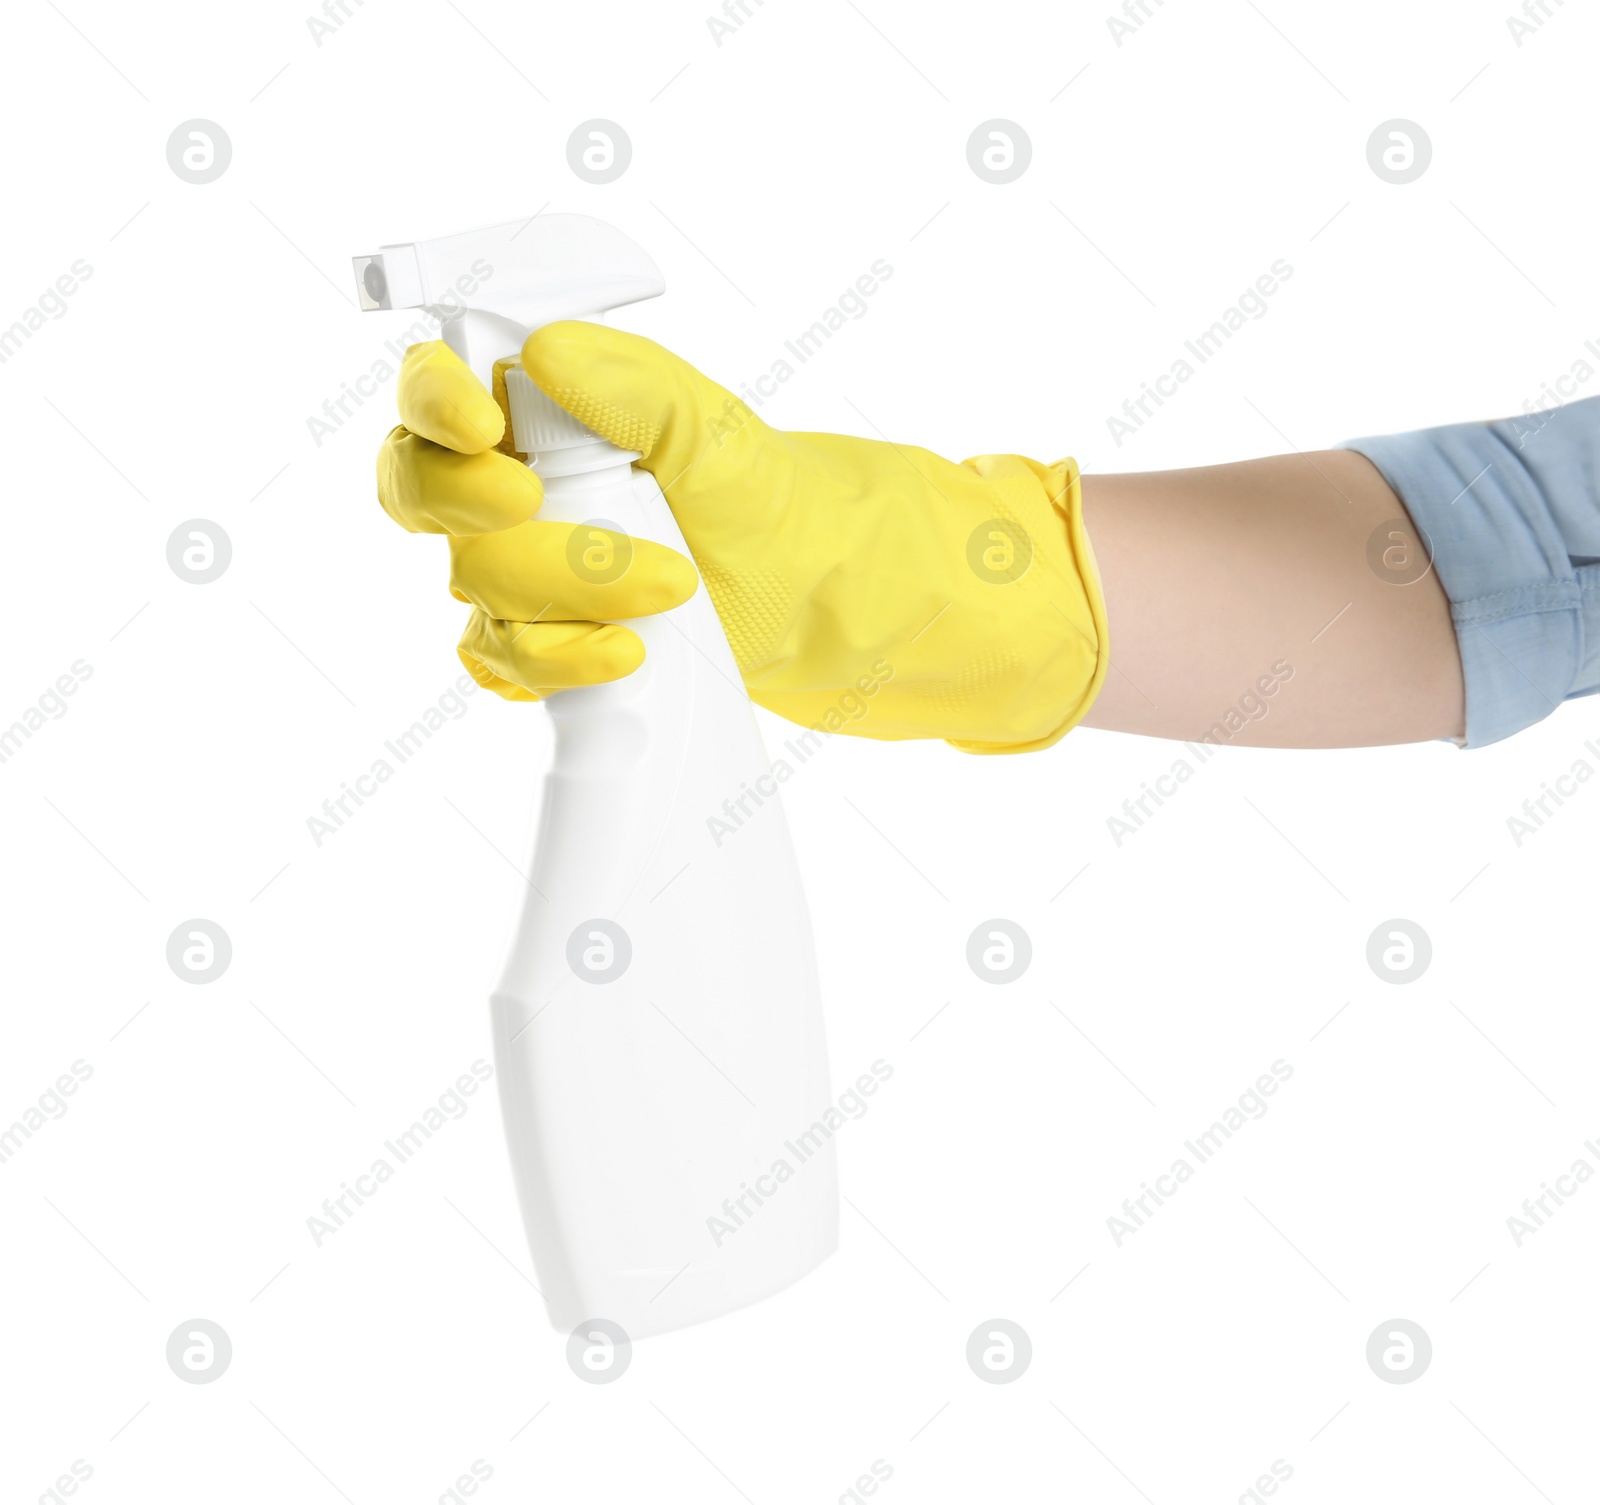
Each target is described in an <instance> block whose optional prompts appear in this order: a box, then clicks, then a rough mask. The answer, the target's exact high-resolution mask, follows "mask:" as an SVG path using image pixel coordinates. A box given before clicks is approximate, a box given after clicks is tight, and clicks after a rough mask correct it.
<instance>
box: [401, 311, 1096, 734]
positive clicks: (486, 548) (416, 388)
mask: <svg viewBox="0 0 1600 1505" xmlns="http://www.w3.org/2000/svg"><path fill="white" fill-rule="evenodd" d="M438 348H441V347H418V349H420V350H423V351H425V352H430V351H431V352H435V353H429V354H424V355H421V356H417V358H416V359H415V360H413V359H412V355H413V353H414V352H408V356H407V362H406V366H405V369H404V370H403V371H402V374H401V381H400V401H401V416H402V417H403V418H404V419H405V421H406V426H407V427H408V428H409V429H410V430H411V433H410V434H407V433H406V432H405V429H398V430H396V431H395V433H394V434H391V435H390V437H389V440H388V441H387V443H386V444H385V447H384V452H383V455H382V456H381V457H380V463H379V492H380V497H382V498H383V501H384V506H385V507H386V508H387V509H388V510H389V512H390V513H391V514H392V515H393V516H395V517H396V518H398V519H399V520H400V521H401V522H402V523H404V524H405V525H406V526H408V527H413V528H428V529H431V530H433V531H441V530H442V531H448V532H451V533H452V534H456V533H460V532H464V531H467V527H466V526H464V525H470V527H472V528H476V529H477V531H478V533H479V534H487V535H488V536H487V537H484V536H479V537H475V538H473V539H471V540H470V547H463V546H462V545H463V544H464V543H467V542H469V541H467V540H463V539H460V538H453V539H452V566H453V568H452V589H454V590H455V591H456V593H457V594H458V595H459V596H461V597H462V598H463V599H469V600H472V601H473V602H474V603H475V604H476V605H477V606H478V608H479V611H478V612H476V613H475V614H474V618H473V623H472V624H471V625H469V628H468V637H467V639H465V640H463V648H462V654H463V659H464V661H466V662H467V663H468V666H469V668H470V667H472V660H471V657H470V656H469V655H472V654H477V653H478V652H479V650H480V648H483V647H485V646H488V647H491V648H494V649H500V648H501V646H502V645H504V644H507V643H508V642H520V641H521V639H518V638H516V633H517V630H518V628H517V624H518V623H519V622H523V621H526V620H528V619H529V618H530V616H531V615H532V613H533V612H534V611H535V610H536V609H537V607H538V605H539V604H540V603H542V602H543V601H545V600H547V599H560V600H561V601H563V602H564V603H566V604H567V605H568V606H569V607H570V608H571V615H572V616H573V617H577V616H578V615H580V613H579V612H578V610H577V607H578V605H579V604H580V601H581V599H582V598H581V596H580V595H579V594H578V593H576V592H575V590H574V587H575V586H576V585H577V584H581V582H577V581H575V580H574V579H573V577H572V573H571V571H570V568H569V567H568V566H567V564H566V553H565V548H564V545H563V546H562V547H560V548H557V547H554V546H549V547H546V548H544V549H542V550H541V549H536V548H534V547H531V546H529V545H527V544H525V543H518V542H514V541H513V538H512V535H513V534H515V533H517V532H518V531H519V530H521V529H524V528H528V527H531V526H537V525H532V524H528V523H526V522H521V521H516V518H518V517H519V516H523V517H525V516H528V515H531V509H526V508H524V509H523V510H521V511H520V512H519V510H518V509H519V506H520V505H521V504H520V503H519V502H518V498H520V497H521V496H524V495H526V494H527V491H528V482H527V481H526V480H521V479H517V481H516V484H517V485H518V486H520V487H521V488H522V490H521V491H520V492H518V491H513V490H512V485H511V482H510V481H508V480H503V479H502V477H501V476H500V474H499V471H498V468H495V470H494V473H493V474H492V475H491V473H490V468H489V467H488V466H482V467H481V468H480V469H472V470H469V466H478V465H479V462H480V461H488V460H497V461H498V460H504V461H505V462H506V463H507V464H510V465H515V462H514V461H510V460H507V459H506V457H505V456H500V455H491V454H489V453H487V451H488V449H489V447H490V446H491V445H492V444H493V443H495V442H496V441H497V440H498V438H499V437H500V432H499V427H498V425H496V424H495V422H494V420H493V418H491V417H490V410H491V409H494V411H495V412H498V409H495V407H494V403H493V401H492V399H490V398H489V397H488V394H487V393H486V392H485V391H484V390H483V388H482V386H481V384H479V383H477V382H476V380H475V379H474V378H472V377H471V374H470V373H469V372H466V371H465V368H464V367H461V366H460V363H459V362H456V363H455V366H454V367H453V368H452V367H451V366H450V364H449V362H447V361H445V360H443V359H442V358H440V357H439V356H438V355H437V353H436V351H437V349H438ZM446 354H448V352H446ZM522 363H523V366H524V368H525V369H526V370H527V372H528V375H529V376H530V377H531V378H532V379H533V381H534V382H535V383H536V384H537V385H538V386H539V387H540V388H541V389H542V390H543V391H544V392H545V393H547V394H548V395H549V396H550V397H552V398H554V399H555V401H557V402H559V403H560V404H561V405H562V406H563V407H565V408H566V409H567V410H568V411H569V412H571V413H572V414H573V415H574V416H575V417H577V418H578V419H579V420H580V421H582V422H583V423H586V424H587V425H588V426H589V427H590V428H592V429H594V430H595V432H597V433H599V434H601V435H603V436H604V437H605V438H606V439H609V440H610V441H611V442H612V443H614V444H617V445H619V446H621V447H622V448H624V449H631V450H636V451H639V452H640V454H641V456H642V458H641V459H640V460H639V461H638V462H637V463H638V464H639V466H640V467H641V468H643V469H645V470H648V471H650V472H651V473H652V474H653V475H654V476H655V478H656V480H657V482H658V483H659V484H660V486H661V488H662V490H663V491H664V492H665V494H666V497H667V500H668V501H669V503H670V504H671V506H672V510H673V513H674V515H675V516H676V518H677V520H678V524H679V526H680V527H681V528H682V530H683V533H684V537H685V539H686V541H687V542H688V545H689V548H690V550H691V552H692V553H693V554H694V557H695V563H696V564H697V565H698V566H699V568H700V573H701V575H702V576H703V577H704V579H705V582H706V587H707V589H708V590H709V591H710V594H711V598H712V601H713V602H714V603H715V605H716V608H717V612H718V615H719V616H720V618H721V620H722V625H723V628H724V630H725V631H726V632H727V634H728V640H729V643H730V644H731V645H732V648H733V652H734V656H735V658H736V659H737V661H738V664H739V669H740V672H741V674H742V675H743V677H744V681H745V685H746V688H747V689H748V690H749V692H750V696H751V698H752V699H753V700H755V701H756V702H757V703H758V704H760V705H763V706H765V707H767V709H769V710H772V711H775V712H777V713H778V714H779V715H781V716H784V717H787V718H788V719H789V720H791V721H795V722H798V723H799V724H800V725H802V726H820V727H822V728H823V729H825V730H829V731H843V732H849V733H853V734H855V735H858V736H867V737H877V738H883V739H888V740H894V739H900V738H911V737H943V738H945V739H947V740H948V741H950V742H952V743H953V744H954V745H955V746H957V747H960V748H963V749H965V750H967V751H971V752H1020V751H1024V750H1028V749H1032V748H1038V747H1048V746H1049V745H1050V744H1051V743H1053V742H1055V741H1056V740H1057V739H1058V738H1060V737H1061V736H1062V735H1064V734H1065V733H1066V732H1067V731H1068V730H1069V729H1070V728H1071V727H1073V726H1074V725H1076V724H1077V722H1078V721H1079V720H1081V719H1082V717H1083V716H1084V714H1085V713H1086V712H1087V711H1088V709H1089V707H1090V706H1091V705H1092V704H1093V702H1094V698H1095V696H1096V695H1097V694H1098V692H1099V689H1100V685H1101V683H1102V681H1103V680H1104V678H1105V672H1106V669H1107V666H1108V664H1109V657H1108V641H1107V633H1106V623H1105V611H1104V606H1103V603H1102V600H1101V595H1100V586H1099V579H1098V575H1097V573H1096V570H1095V566H1094V559H1093V555H1092V552H1091V550H1090V547H1089V540H1088V537H1087V535H1086V533H1085V532H1084V527H1083V518H1082V506H1081V492H1080V488H1079V482H1078V469H1077V466H1076V464H1075V463H1074V462H1073V461H1071V460H1063V461H1061V462H1059V463H1057V464H1055V465H1041V464H1039V463H1038V462H1036V461H1033V460H1027V459H1023V458H1021V457H1019V456H1015V455H986V456H981V457H979V458H977V459H974V460H969V461H967V462H965V463H964V464H961V465H956V464H953V463H952V462H950V461H948V460H943V459H941V458H939V457H938V456H937V455H934V454H931V453H929V452H928V451H927V450H924V449H916V448H911V447H908V446H903V445H897V444H887V443H880V442H878V441H875V440H869V439H857V438H851V437H848V436H844V435H837V434H801V433H785V432H781V431H779V430H777V429H773V428H770V427H769V426H768V425H767V424H766V423H764V422H762V420H761V419H760V418H758V417H757V416H756V415H755V414H754V412H752V410H751V409H750V408H749V407H748V406H747V405H746V404H745V403H743V402H741V401H740V400H739V399H738V398H736V397H734V396H733V395H732V394H731V393H729V392H728V391H726V390H725V389H724V388H722V387H719V386H718V385H717V384H716V383H715V382H713V381H711V380H709V379H708V378H707V377H704V376H702V375H701V374H700V373H699V372H698V371H696V370H695V369H694V368H693V367H692V366H690V365H688V364H687V363H685V362H684V361H682V360H680V359H679V358H678V357H677V356H675V355H673V354H671V353H670V352H669V351H667V350H664V349H662V348H661V347H660V346H659V345H656V344H654V343H652V342H651V341H649V340H646V339H642V338H640V337H639V336H637V335H630V334H626V333H624V332H622V331H620V330H614V329H609V328H606V327H605V326H603V325H596V324H582V323H576V322H570V321H569V322H563V323H558V324H551V325H547V326H545V327H544V328H543V329H540V330H537V331H535V333H534V334H533V335H531V336H530V337H529V339H528V341H527V343H526V344H525V345H524V347H523V351H522ZM463 378H464V380H463ZM485 403H487V404H488V406H487V407H485V406H484V404H485ZM419 424H420V425H423V427H421V428H419ZM418 434H425V435H426V437H427V438H428V439H429V440H431V441H433V442H432V444H431V445H421V444H419V441H418V439H417V438H416V437H415V436H416V435H418ZM474 439H475V440H477V441H479V442H478V448H477V453H476V457H475V458H474V459H472V460H470V461H467V460H463V459H461V458H460V457H452V458H451V459H450V460H449V461H444V462H443V463H441V456H440V455H439V454H438V452H437V451H438V446H440V445H445V446H449V447H450V448H452V449H458V450H459V449H463V448H464V447H465V443H466V441H471V440H474ZM423 457H426V458H427V459H428V461H429V464H428V466H427V468H426V470H424V467H423V466H422V465H420V464H419V460H420V459H422V458H423ZM480 493H481V496H480ZM475 497H477V498H480V499H479V500H473V498H475ZM496 519H498V520H496ZM508 523H511V524H514V525H513V526H508ZM544 526H546V527H550V528H556V527H558V526H560V525H555V524H547V525H544ZM491 529H503V530H504V531H499V532H491V531H490V530H491ZM563 531H564V530H563ZM634 548H635V554H634V563H633V566H632V567H631V568H630V570H629V571H628V573H627V574H625V575H624V576H623V577H622V580H620V581H619V582H617V584H618V585H622V584H624V583H625V582H628V581H629V580H630V578H631V577H632V576H633V575H634V573H635V572H636V571H640V569H641V556H644V558H645V561H646V562H645V568H644V570H643V572H642V574H643V578H642V579H641V580H639V581H637V582H635V584H634V587H633V593H634V595H635V597H636V598H637V599H636V600H635V601H634V602H633V605H635V606H637V605H639V604H640V603H641V602H642V603H643V605H644V606H645V608H646V609H656V610H665V609H667V608H668V607H670V606H672V605H676V604H678V600H680V599H684V598H686V597H687V595H689V594H692V583H691V588H690V589H689V590H681V584H682V581H681V577H673V576H671V575H669V573H668V571H667V567H666V565H665V562H664V561H663V560H662V559H661V558H659V557H657V556H662V555H664V556H666V558H667V559H673V558H676V556H674V555H672V554H671V551H670V550H665V549H656V550H654V552H653V553H652V552H651V548H650V546H649V545H648V544H645V543H643V542H640V541H636V542H635V545H634ZM674 586H678V587H680V590H679V592H678V593H677V594H676V596H675V593H674V590H673V587H674ZM610 599H611V600H612V601H613V602H615V600H617V599H618V598H617V597H612V598H610ZM507 614H509V618H510V622H509V624H508V623H507V622H506V621H505V618H506V615H507ZM640 614H642V612H641V611H638V610H630V609H608V610H606V611H605V612H603V613H602V612H598V611H597V612H596V615H606V616H631V615H640ZM480 615H481V616H482V617H483V619H484V620H483V621H482V622H481V623H480V622H479V617H480ZM497 619H498V620H497ZM550 619H551V618H550V613H549V612H546V613H544V615H543V616H541V617H540V619H539V622H538V623H537V624H536V628H537V627H538V626H543V625H544V624H545V623H547V622H548V621H550ZM587 625H589V627H590V629H591V632H592V633H594V634H605V633H622V632H625V631H626V629H622V628H596V627H594V626H593V624H587ZM536 628H535V629H527V631H528V632H529V633H531V632H532V631H534V630H536ZM628 636H629V637H632V634H628ZM584 645H585V647H586V648H587V646H588V640H587V639H585V640H584ZM592 646H593V647H594V648H595V650H596V653H597V656H596V659H595V660H594V661H593V662H592V663H591V662H590V661H589V660H587V659H584V660H583V661H582V662H581V663H580V657H581V655H580V656H573V657H568V658H566V659H565V660H564V663H565V664H566V665H568V666H570V668H571V669H572V671H573V672H577V671H579V670H580V669H588V668H592V667H601V666H603V667H607V668H609V669H617V668H618V665H620V664H622V663H625V662H627V655H626V654H624V653H623V652H622V650H621V649H620V648H618V647H614V646H610V645H609V644H607V645H600V644H594V645H592ZM602 647H604V649H605V652H604V653H602V652H601V651H600V650H601V649H602ZM632 651H633V652H635V653H636V652H637V651H638V640H637V638H634V639H633V650H632ZM607 655H609V656H607ZM481 662H483V663H484V664H486V665H487V666H488V668H489V669H490V670H492V671H493V673H494V675H495V676H497V680H492V679H489V678H485V677H484V675H483V674H478V677H479V678H480V680H481V681H482V682H483V683H485V684H488V685H490V687H491V688H495V689H498V690H500V692H501V693H502V694H506V693H508V689H509V687H511V686H515V687H520V688H521V689H522V690H523V691H524V692H525V694H524V696H523V697H521V698H527V692H531V693H532V694H534V695H536V694H538V693H540V692H541V690H542V689H544V688H552V687H554V686H552V685H550V684H549V683H548V676H546V680H545V681H544V682H541V683H534V682H532V681H530V678H529V676H528V675H527V674H526V673H525V672H524V670H523V665H521V664H520V663H518V662H515V661H513V660H511V659H510V658H508V657H506V656H505V655H504V654H503V653H502V654H501V656H499V657H492V658H487V659H482V660H481ZM634 662H635V663H636V662H637V659H636V658H635V659H634ZM631 667H632V665H631V664H630V665H629V667H628V668H620V669H618V672H619V673H627V672H630V671H631ZM474 672H475V673H477V672H478V671H477V670H474ZM615 677H617V674H616V673H612V672H605V673H595V674H594V676H593V680H594V682H598V681H599V680H602V679H609V678H615ZM497 681H498V682H497ZM508 682H509V683H508ZM571 682H576V681H573V680H567V681H563V683H571ZM510 693H511V694H512V695H513V696H515V691H514V690H511V691H510Z"/></svg>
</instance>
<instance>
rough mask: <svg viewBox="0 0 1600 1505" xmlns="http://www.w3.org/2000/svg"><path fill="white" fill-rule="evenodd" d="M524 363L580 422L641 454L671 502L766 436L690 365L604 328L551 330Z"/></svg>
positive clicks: (745, 408)
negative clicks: (697, 478)
mask: <svg viewBox="0 0 1600 1505" xmlns="http://www.w3.org/2000/svg"><path fill="white" fill-rule="evenodd" d="M522 365H523V369H524V370H525V371H526V372H527V373H528V375H529V376H530V377H532V378H533V381H534V384H535V385H536V386H538V387H539V389H540V390H541V391H542V392H544V394H545V395H546V396H547V397H550V398H553V399H554V400H555V401H556V402H558V403H560V404H561V406H562V407H564V408H565V409H566V410H567V411H568V412H569V413H571V414H572V416H573V417H574V418H576V419H577V420H578V421H579V422H580V423H585V424H587V425H588V426H589V427H590V428H592V429H593V430H594V431H595V432H596V433H597V434H599V435H601V436H602V437H603V438H605V439H609V440H610V441H611V443H613V444H615V445H618V446H619V447H620V448H622V449H631V450H637V451H638V452H639V454H640V455H641V456H642V457H643V458H642V459H641V460H640V461H639V464H640V467H641V468H642V469H645V470H648V471H649V472H650V473H651V474H652V475H653V476H655V478H656V480H657V482H658V483H659V484H660V486H661V489H662V490H663V491H664V492H666V493H667V496H668V500H669V501H672V500H674V499H675V498H676V497H678V496H681V495H682V493H681V491H680V492H678V493H674V492H672V491H671V490H670V489H669V488H670V487H671V486H672V485H673V483H674V482H675V481H677V480H678V479H679V478H686V479H687V476H688V473H689V472H690V471H691V470H694V469H696V468H701V469H705V470H709V469H711V468H712V467H714V466H716V465H717V464H718V463H719V462H721V461H724V460H726V459H729V458H731V455H732V454H733V453H735V452H736V450H737V449H742V448H743V447H744V446H745V444H748V443H749V442H751V441H752V440H755V439H757V438H758V436H759V435H760V434H761V433H764V432H765V431H766V425H765V424H763V423H762V422H761V420H760V419H759V418H757V417H756V416H755V414H754V412H753V411H752V410H751V409H750V407H749V405H748V404H747V403H745V402H743V401H742V400H741V399H739V398H737V397H735V396H734V395H733V393H731V392H730V391H728V390H727V388H726V387H721V386H718V385H717V383H716V382H714V381H712V380H711V378H710V377H708V376H703V375H701V373H700V372H699V371H697V370H695V368H694V367H693V366H691V365H690V364H689V363H688V362H687V361H685V360H682V359H680V358H679V357H678V356H676V355H674V354H673V353H672V352H671V351H670V350H667V349H664V348H663V347H662V346H660V345H658V344H656V342H655V341H654V340H647V339H645V338H644V336H642V335H637V334H629V333H628V332H627V331H626V330H622V329H611V328H608V327H607V326H606V325H604V324H585V323H581V322H579V321H577V320H574V319H565V320H562V321H561V322H559V323H555V324H546V325H545V326H544V327H543V328H542V329H536V330H534V332H533V333H532V334H531V335H529V336H528V338H527V340H526V342H525V343H524V344H523V347H522ZM710 478H711V477H710V476H709V475H708V476H707V477H706V479H710ZM691 487H692V483H691Z"/></svg>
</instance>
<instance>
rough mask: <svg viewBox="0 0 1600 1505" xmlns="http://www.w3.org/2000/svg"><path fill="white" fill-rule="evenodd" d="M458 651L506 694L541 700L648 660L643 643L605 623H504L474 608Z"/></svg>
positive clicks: (480, 677) (485, 681)
mask: <svg viewBox="0 0 1600 1505" xmlns="http://www.w3.org/2000/svg"><path fill="white" fill-rule="evenodd" d="M456 655H457V657H458V658H460V660H461V662H462V663H463V664H464V665H465V666H466V670H467V673H469V674H470V675H471V676H472V677H473V678H474V679H475V680H477V681H478V683H479V684H480V685H482V686H483V687H484V689H486V690H493V691H494V692H495V694H496V695H499V696H501V697H502V698H503V699H506V700H542V699H543V698H544V697H545V696H546V695H548V694H550V693H551V691H553V690H571V689H576V688H577V687H579V686H581V685H600V684H607V683H609V682H610V681H611V680H613V679H622V678H623V677H624V676H626V675H629V674H632V673H633V671H634V670H635V669H637V668H638V667H639V665H640V664H642V663H643V662H644V644H643V643H642V642H641V641H640V640H639V636H638V634H637V633H634V632H630V631H629V630H628V629H627V628H626V627H617V626H615V625H613V624H611V623H607V622H502V621H500V620H498V619H497V618H494V617H490V616H486V615H485V614H484V613H483V612H482V611H479V610H476V609H475V610H474V611H473V613H472V615H471V617H470V618H468V620H467V630H466V631H465V632H464V633H462V635H461V641H460V642H459V643H458V644H457V645H456Z"/></svg>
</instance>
